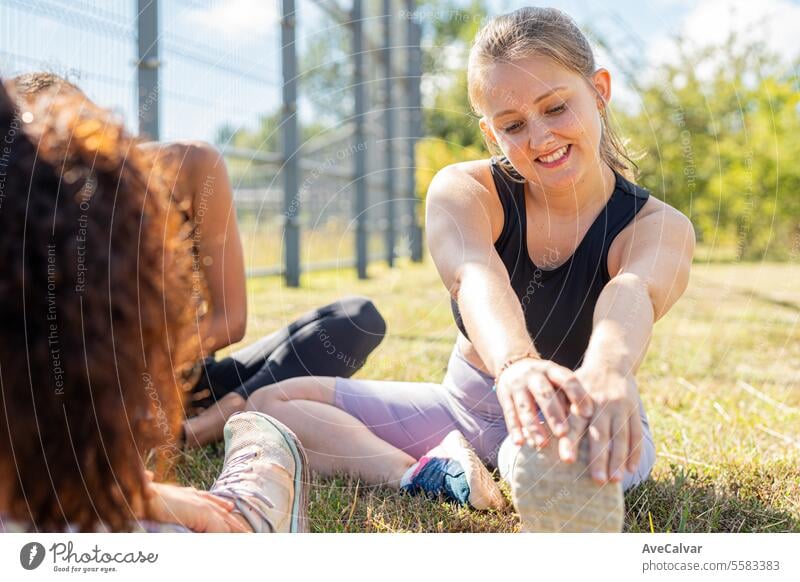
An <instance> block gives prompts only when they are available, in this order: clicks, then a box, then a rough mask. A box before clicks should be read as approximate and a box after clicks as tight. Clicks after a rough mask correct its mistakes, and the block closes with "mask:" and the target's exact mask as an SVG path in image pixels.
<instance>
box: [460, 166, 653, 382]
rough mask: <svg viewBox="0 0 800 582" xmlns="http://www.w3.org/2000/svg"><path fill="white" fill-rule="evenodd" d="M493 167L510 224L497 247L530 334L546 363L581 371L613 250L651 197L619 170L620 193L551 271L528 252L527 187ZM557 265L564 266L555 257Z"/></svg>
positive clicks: (617, 188) (506, 223)
mask: <svg viewBox="0 0 800 582" xmlns="http://www.w3.org/2000/svg"><path fill="white" fill-rule="evenodd" d="M491 168H492V178H493V179H494V183H495V187H496V188H497V192H498V195H499V196H500V202H501V203H502V205H503V220H504V222H503V230H502V232H501V233H500V236H499V238H498V239H497V241H496V242H495V243H494V248H495V250H496V251H497V254H498V255H500V258H501V259H502V261H503V264H504V265H505V266H506V270H507V271H508V274H509V278H510V279H511V286H512V287H513V289H514V292H515V293H516V294H517V297H518V298H519V300H520V304H521V305H522V311H523V313H524V314H525V324H526V326H527V329H528V333H529V334H530V336H531V339H532V340H533V345H534V346H535V347H536V350H537V351H538V352H539V353H540V354H541V356H542V357H543V358H545V359H548V360H553V361H554V362H556V363H558V364H561V365H562V366H565V367H568V368H570V369H572V370H575V369H576V368H578V367H579V366H580V365H581V363H582V362H583V354H584V352H585V351H586V347H587V346H588V345H589V336H590V335H591V333H592V318H593V315H594V307H595V303H596V302H597V298H598V297H599V296H600V292H601V291H602V289H603V287H605V285H606V283H608V281H609V280H610V276H609V274H608V249H609V247H610V246H611V243H612V241H613V240H614V237H616V236H617V235H618V234H619V233H620V231H621V230H622V229H623V228H625V227H626V226H627V225H628V224H629V223H630V222H631V220H633V217H634V216H636V214H637V213H638V212H639V210H641V209H642V207H643V206H644V204H645V202H646V201H647V198H648V197H649V196H650V193H649V192H648V191H647V190H645V189H644V188H641V187H639V186H637V185H636V184H633V183H632V182H630V181H628V180H626V179H625V178H624V177H623V176H622V175H620V174H619V173H617V172H616V171H615V172H614V174H615V176H616V184H615V186H614V192H613V193H612V195H611V198H609V200H608V202H607V203H606V205H605V207H604V208H603V210H601V211H600V214H599V215H598V216H597V218H596V219H595V221H594V222H593V223H592V225H591V226H590V227H589V230H588V231H587V232H586V235H585V236H584V238H583V240H582V241H581V242H580V244H579V245H578V247H577V249H576V250H575V253H574V254H573V255H572V256H571V257H570V258H569V259H568V260H567V261H566V262H563V263H562V264H561V265H560V266H558V267H556V268H555V269H549V270H545V269H542V268H540V267H538V266H537V265H535V264H534V262H533V261H532V260H531V258H530V253H529V252H528V243H527V232H528V229H527V217H526V214H525V190H524V184H521V183H517V182H514V181H513V180H510V179H509V178H508V177H507V176H506V175H505V174H504V173H503V171H502V170H501V169H500V167H499V165H498V160H497V159H496V158H494V157H492V166H491ZM552 262H554V263H559V262H561V261H560V260H559V258H558V257H553V261H552ZM450 303H451V306H452V309H453V315H454V316H455V320H456V325H457V326H458V329H460V330H461V333H463V334H464V335H465V336H466V337H467V338H468V339H469V336H468V335H467V331H466V329H465V328H464V323H463V321H462V320H461V314H460V313H459V310H458V305H457V303H456V302H455V300H453V299H451V301H450Z"/></svg>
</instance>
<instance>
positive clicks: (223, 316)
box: [142, 141, 247, 353]
mask: <svg viewBox="0 0 800 582" xmlns="http://www.w3.org/2000/svg"><path fill="white" fill-rule="evenodd" d="M142 147H144V148H146V149H149V150H154V151H155V152H156V155H157V156H158V158H159V159H161V160H162V161H163V162H164V163H165V164H169V165H174V166H175V169H176V170H177V176H176V181H175V190H176V192H175V194H176V198H177V199H179V201H180V203H181V204H182V205H183V206H184V207H185V208H186V209H187V210H188V212H189V214H190V216H191V219H192V221H193V222H194V225H195V229H194V233H193V236H194V244H195V245H196V246H197V250H198V257H197V261H198V264H196V265H195V268H196V269H198V275H199V274H202V277H203V278H204V281H205V284H206V286H207V288H208V293H209V299H210V305H209V311H208V313H207V314H206V315H205V316H204V317H203V319H202V320H201V322H200V325H201V328H200V330H199V333H200V335H201V337H202V338H203V350H204V352H211V353H213V352H214V351H216V350H218V349H222V348H224V347H226V346H229V345H231V344H233V343H236V342H238V341H240V340H241V339H242V338H243V337H244V334H245V329H246V325H247V294H246V283H245V272H244V253H243V251H242V242H241V239H240V237H239V228H238V226H237V223H236V210H235V208H234V206H233V189H232V188H231V184H230V180H229V178H228V172H227V169H226V167H225V160H224V159H223V157H222V155H221V154H220V153H219V152H218V151H217V150H216V149H215V148H214V147H213V146H212V145H210V144H207V143H204V142H199V141H178V142H169V143H160V142H149V143H145V144H142Z"/></svg>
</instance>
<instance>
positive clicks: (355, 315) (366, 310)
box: [339, 295, 386, 346]
mask: <svg viewBox="0 0 800 582" xmlns="http://www.w3.org/2000/svg"><path fill="white" fill-rule="evenodd" d="M339 303H340V305H341V307H342V310H343V312H344V313H343V315H344V316H345V317H346V318H347V319H348V320H349V321H350V322H351V323H352V324H353V326H354V327H355V328H356V329H357V330H358V331H359V332H361V333H362V334H363V335H364V337H365V338H366V339H367V340H368V343H374V345H375V346H377V345H378V344H379V343H381V340H383V337H384V336H385V335H386V321H385V320H384V319H383V316H382V315H381V313H380V311H378V308H377V307H376V306H375V304H374V303H373V302H372V301H371V300H370V299H369V298H367V297H363V296H360V295H351V296H348V297H345V298H343V299H342V300H341V301H340V302H339Z"/></svg>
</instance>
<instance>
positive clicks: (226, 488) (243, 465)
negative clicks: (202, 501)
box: [211, 451, 275, 529]
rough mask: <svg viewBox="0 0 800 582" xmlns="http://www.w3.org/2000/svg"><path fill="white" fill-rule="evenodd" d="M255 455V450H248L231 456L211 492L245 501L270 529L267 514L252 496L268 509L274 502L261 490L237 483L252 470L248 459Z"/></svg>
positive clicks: (272, 506) (270, 525) (273, 505)
mask: <svg viewBox="0 0 800 582" xmlns="http://www.w3.org/2000/svg"><path fill="white" fill-rule="evenodd" d="M256 456H257V454H256V452H255V451H250V452H249V453H242V454H241V455H237V456H236V457H232V458H231V459H230V460H229V461H228V463H226V466H225V469H224V470H223V471H222V473H220V475H219V477H217V480H216V481H214V484H213V485H212V486H211V493H213V494H214V495H219V496H220V497H227V498H229V499H232V500H239V501H241V502H242V503H245V504H246V505H247V506H248V507H249V508H250V509H252V510H253V511H255V512H256V513H257V514H258V515H259V517H261V519H263V520H265V521H266V522H267V523H268V524H269V527H270V529H272V523H271V522H270V518H269V516H267V515H266V514H265V513H264V511H263V510H262V509H261V508H260V507H259V506H258V504H257V503H255V501H254V499H253V498H254V497H255V498H256V499H258V500H259V501H261V502H262V503H264V504H265V505H266V506H267V507H269V508H270V509H272V508H274V507H275V504H274V503H272V501H270V500H269V498H268V497H267V496H266V495H264V494H263V493H262V492H261V491H257V490H256V491H251V490H249V489H247V488H244V487H240V486H238V485H237V484H238V483H241V482H242V481H244V479H243V478H242V475H244V474H245V473H250V472H252V464H251V463H249V462H248V461H250V460H251V459H253V458H254V457H256Z"/></svg>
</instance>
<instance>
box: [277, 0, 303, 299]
mask: <svg viewBox="0 0 800 582" xmlns="http://www.w3.org/2000/svg"><path fill="white" fill-rule="evenodd" d="M295 25H296V21H295V7H294V0H281V70H282V74H283V109H282V113H283V119H282V123H281V125H282V127H283V209H284V213H285V214H284V223H283V225H284V229H283V244H284V261H285V271H284V273H285V279H286V285H288V286H289V287H299V286H300V220H299V213H300V193H299V192H298V188H297V184H298V163H297V148H298V141H299V140H298V136H297V80H296V79H297V49H296V46H295Z"/></svg>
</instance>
